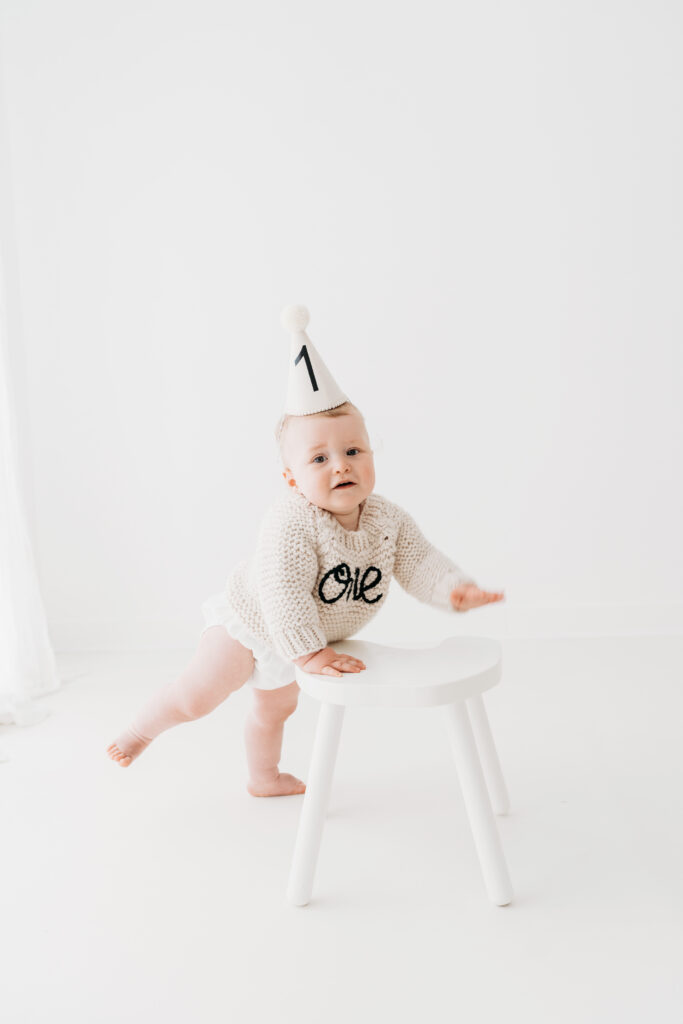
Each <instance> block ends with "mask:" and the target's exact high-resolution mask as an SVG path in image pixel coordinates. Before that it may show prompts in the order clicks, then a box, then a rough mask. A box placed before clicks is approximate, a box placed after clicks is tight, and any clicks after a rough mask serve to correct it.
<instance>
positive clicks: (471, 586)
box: [451, 583, 504, 612]
mask: <svg viewBox="0 0 683 1024" xmlns="http://www.w3.org/2000/svg"><path fill="white" fill-rule="evenodd" d="M503 600H504V597H503V591H502V590H497V591H488V590H480V589H479V587H478V586H477V585H476V583H462V584H461V585H460V586H459V587H456V588H455V590H451V604H452V606H453V607H454V608H455V610H456V612H467V611H469V610H470V608H479V607H480V606H481V605H482V604H491V603H492V602H493V601H503Z"/></svg>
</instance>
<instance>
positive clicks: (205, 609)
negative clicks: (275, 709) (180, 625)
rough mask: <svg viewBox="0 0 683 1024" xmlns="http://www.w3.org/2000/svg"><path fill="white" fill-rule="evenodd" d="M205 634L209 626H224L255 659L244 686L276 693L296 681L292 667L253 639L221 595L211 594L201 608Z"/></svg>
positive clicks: (257, 640) (274, 652) (260, 641)
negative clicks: (247, 685) (246, 684)
mask: <svg viewBox="0 0 683 1024" xmlns="http://www.w3.org/2000/svg"><path fill="white" fill-rule="evenodd" d="M202 614H203V615H204V629H203V630H202V633H204V632H205V631H206V630H207V629H208V628H209V627H210V626H225V628H226V629H227V631H228V633H229V634H230V636H232V637H234V639H235V640H239V642H240V643H241V644H242V645H243V646H244V647H247V648H248V649H249V650H250V651H251V652H252V654H253V655H254V670H253V672H252V674H251V675H250V676H249V678H248V679H247V683H248V684H249V685H250V686H253V687H254V688H255V689H257V690H277V689H279V688H280V687H281V686H289V684H290V683H293V682H295V681H296V675H295V667H294V663H293V662H291V661H286V660H285V658H282V657H281V656H280V655H279V654H278V653H277V651H275V650H274V649H273V648H272V647H268V646H267V644H264V643H263V641H262V640H259V639H258V638H257V637H255V636H253V635H252V634H251V633H250V632H249V631H248V630H247V629H246V628H245V626H244V624H243V623H242V622H240V620H239V619H238V618H237V616H236V615H235V613H234V611H233V609H232V607H231V606H230V604H228V602H227V600H226V598H225V596H224V595H223V594H214V595H213V597H210V598H208V600H206V601H205V602H204V604H203V605H202Z"/></svg>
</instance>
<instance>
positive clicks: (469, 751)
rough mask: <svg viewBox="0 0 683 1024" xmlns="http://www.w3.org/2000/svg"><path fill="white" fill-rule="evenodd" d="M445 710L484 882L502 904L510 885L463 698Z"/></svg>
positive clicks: (508, 897)
mask: <svg viewBox="0 0 683 1024" xmlns="http://www.w3.org/2000/svg"><path fill="white" fill-rule="evenodd" d="M444 712H445V718H446V727H447V730H448V735H449V738H450V741H451V747H452V749H453V756H454V758H455V764H456V769H457V772H458V778H459V780H460V787H461V789H462V795H463V798H464V801H465V807H466V808H467V814H468V817H469V819H470V827H471V829H472V835H473V836H474V845H475V847H476V849H477V853H478V855H479V864H480V865H481V870H482V874H483V876H484V883H485V885H486V889H487V891H488V894H489V898H490V900H491V902H492V903H496V904H497V905H498V906H499V907H504V906H505V905H506V904H507V903H510V901H511V900H512V885H511V884H510V876H509V875H508V869H507V865H506V863H505V857H504V856H503V848H502V846H501V843H500V837H499V835H498V830H497V828H496V819H495V818H494V817H493V811H492V810H491V801H490V800H489V794H488V790H487V788H486V783H485V781H484V775H483V772H482V770H481V764H480V762H479V756H478V754H477V747H476V744H475V742H474V735H473V733H472V726H471V725H470V719H469V715H468V714H467V708H466V706H465V702H464V701H461V700H460V701H456V702H455V704H447V705H445V707H444Z"/></svg>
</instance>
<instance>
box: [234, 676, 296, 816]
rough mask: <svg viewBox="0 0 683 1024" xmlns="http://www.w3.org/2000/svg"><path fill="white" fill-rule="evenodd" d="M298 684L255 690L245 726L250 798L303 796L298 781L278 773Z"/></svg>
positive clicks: (283, 773)
mask: <svg viewBox="0 0 683 1024" xmlns="http://www.w3.org/2000/svg"><path fill="white" fill-rule="evenodd" d="M298 699H299V685H298V683H296V682H294V683H290V684H289V686H279V687H278V688H277V689H276V690H257V689H254V703H253V705H252V707H251V710H250V711H249V713H248V715H247V718H246V721H245V724H244V741H245V746H246V748H247V764H248V766H249V782H248V783H247V790H248V792H249V793H251V795H252V796H289V795H290V794H292V793H305V792H306V786H305V785H304V783H303V782H302V781H301V779H297V778H295V777H294V776H293V775H288V774H287V773H285V772H280V771H279V770H278V763H279V761H280V754H281V753H282V734H283V731H284V727H285V721H286V719H287V718H289V716H290V715H291V714H292V712H293V711H294V709H295V708H296V705H297V701H298Z"/></svg>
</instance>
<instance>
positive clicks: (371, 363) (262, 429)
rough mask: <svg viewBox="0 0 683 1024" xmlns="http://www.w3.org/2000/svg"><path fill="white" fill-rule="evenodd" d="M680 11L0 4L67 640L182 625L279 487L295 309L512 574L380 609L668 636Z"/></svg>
mask: <svg viewBox="0 0 683 1024" xmlns="http://www.w3.org/2000/svg"><path fill="white" fill-rule="evenodd" d="M682 28H683V15H682V13H681V8H680V5H678V4H676V3H673V2H671V3H663V2H656V0H655V2H648V3H645V2H640V3H638V2H635V0H629V2H623V3H616V2H610V3H607V2H595V0H592V2H578V3H575V4H572V5H569V4H566V5H560V4H547V3H545V2H543V0H536V2H513V3H493V2H490V0H482V2H480V3H477V4H472V3H468V4H465V3H462V4H457V5H454V4H452V3H448V2H445V0H444V2H440V3H434V2H425V3H421V4H419V5H415V4H411V5H408V4H405V5H402V4H394V3H388V2H387V3H384V2H383V3H377V2H375V3H373V2H369V3H368V2H364V3H346V4H344V5H341V6H340V5H332V4H320V3H316V2H306V3H301V2H289V3H287V4H282V3H278V2H273V0H270V2H265V3H256V4H249V3H225V2H222V0H221V2H208V0H195V2H193V3H190V2H189V0H184V2H173V3H169V2H168V0H164V2H162V0H147V2H141V0H136V2H129V0H125V2H121V0H117V2H116V3H114V2H110V3H96V4H93V3H90V2H85V0H81V2H76V0H64V2H62V3H60V4H54V3H50V2H48V0H33V2H32V0H5V2H4V5H3V7H2V8H1V16H0V29H1V31H2V62H3V69H4V77H5V85H6V110H7V134H8V145H9V151H10V154H11V166H12V175H13V181H12V192H13V196H14V209H13V218H14V227H15V232H16V237H15V239H14V251H15V252H16V267H15V268H14V270H13V272H15V273H16V278H17V279H18V281H19V283H20V294H19V297H18V301H19V305H20V316H19V315H17V317H16V318H15V320H16V323H17V324H20V325H21V336H19V330H18V328H17V330H16V331H15V337H14V338H13V339H12V343H13V345H14V361H15V363H16V362H17V361H18V359H19V358H20V356H23V359H24V360H25V366H24V367H23V369H22V371H21V372H22V373H25V375H26V382H27V383H26V388H25V393H26V395H27V402H28V408H27V409H26V410H25V416H24V419H23V420H22V422H24V423H25V424H26V429H27V432H28V435H29V436H30V444H28V445H26V449H27V450H28V451H29V452H30V459H31V465H30V476H31V481H32V487H31V488H30V489H31V490H32V495H31V501H32V502H33V505H32V508H33V522H34V529H35V538H36V547H37V557H38V562H39V567H40V573H41V578H42V582H43V586H44V596H45V601H46V605H47V609H48V615H49V619H50V623H51V631H52V635H53V639H54V640H55V643H56V644H57V646H58V647H61V648H68V647H88V646H106V647H114V646H126V645H132V646H135V645H156V644H166V643H169V644H179V645H182V646H185V645H191V644H193V643H194V640H195V638H196V634H197V631H198V630H199V628H200V626H201V619H200V605H201V602H202V600H203V599H204V598H205V597H206V596H208V595H209V594H210V593H213V592H215V591H217V590H219V589H220V588H221V586H222V584H223V581H224V579H225V577H226V575H227V573H228V571H229V569H230V568H231V566H232V565H233V564H234V563H235V561H236V560H237V559H239V558H242V557H245V556H246V555H247V554H248V553H249V552H250V551H251V549H252V545H253V541H254V539H255V536H256V530H257V525H258V520H259V517H260V515H261V514H262V512H263V511H264V509H265V508H266V506H267V505H268V503H269V502H270V501H271V500H272V498H273V497H274V495H275V494H276V493H277V492H278V491H279V489H280V488H281V487H283V486H284V484H283V483H282V482H281V479H280V477H279V467H278V463H277V458H276V454H275V447H274V441H273V439H272V432H273V427H274V424H275V422H276V420H277V418H278V415H279V414H280V411H281V404H282V401H283V399H284V388H285V364H286V359H287V351H288V348H287V345H288V342H287V338H286V336H285V334H284V332H282V330H281V328H280V326H279V313H280V309H281V307H282V306H283V305H285V304H287V303H290V302H302V303H304V304H306V305H308V306H309V308H310V311H311V325H310V329H309V333H310V336H311V338H312V339H313V341H314V342H315V344H316V345H317V346H318V347H319V349H320V351H321V353H322V354H323V358H325V359H326V361H327V363H328V365H329V366H330V368H331V370H332V372H333V373H334V374H335V375H336V377H337V379H338V380H339V382H340V384H341V386H342V387H343V388H345V389H346V390H347V392H348V393H349V394H350V395H351V397H352V398H353V400H354V401H355V402H356V403H357V404H358V405H359V406H360V407H361V408H362V409H363V410H364V411H365V412H366V414H367V419H368V423H369V426H370V428H371V430H372V432H373V437H374V440H375V442H377V443H376V448H377V449H378V451H377V490H378V492H379V493H381V494H385V495H387V496H388V497H390V498H392V499H393V500H395V501H398V502H399V503H401V504H403V505H404V506H405V507H407V508H408V509H409V510H410V511H411V512H412V513H413V515H414V516H415V517H416V518H417V520H418V522H419V523H420V524H421V526H422V528H423V530H424V531H425V533H426V534H427V536H429V537H430V539H432V540H433V541H434V542H435V543H437V544H438V545H439V546H441V547H442V548H443V549H444V550H445V551H447V552H448V553H449V554H450V555H451V557H453V558H454V559H455V560H456V561H458V562H459V563H460V564H461V565H462V566H463V567H465V568H466V569H467V570H468V571H469V572H471V573H472V574H473V575H474V576H475V577H476V578H477V580H478V581H479V582H480V583H481V584H482V585H483V586H489V587H491V588H495V589H498V588H501V589H504V590H505V591H506V594H507V601H506V603H505V605H501V606H499V607H496V608H486V609H481V610H478V611H475V612H470V613H468V615H466V616H454V617H453V618H450V617H448V616H447V615H445V614H444V613H439V612H437V611H434V610H432V609H429V608H423V607H422V606H419V605H417V603H416V602H414V601H412V600H411V599H409V598H405V600H404V595H403V594H402V593H400V592H399V593H397V594H395V595H392V601H391V602H390V605H389V606H388V607H387V609H386V610H385V612H384V618H383V619H382V621H381V622H380V620H379V619H378V623H377V627H376V629H375V631H374V634H371V633H367V634H366V635H376V636H380V635H382V636H385V635H386V636H389V635H393V634H392V631H394V632H395V631H396V629H398V628H403V624H404V622H405V621H407V617H408V615H409V614H410V613H414V616H415V625H414V626H412V627H410V628H411V629H414V630H415V632H419V631H420V630H423V631H424V633H425V635H426V634H428V633H430V631H431V632H433V633H435V634H438V635H443V634H444V633H446V632H450V631H452V629H453V628H454V625H455V626H456V628H457V629H461V630H467V631H469V632H484V633H486V632H490V633H495V634H503V635H505V634H506V633H520V632H521V633H532V634H533V633H535V632H539V633H543V632H546V633H547V632H551V633H552V632H595V631H597V632H600V631H607V632H622V631H638V632H640V631H645V632H647V631H653V632H657V631H664V632H666V631H669V632H676V631H678V632H680V631H683V583H682V580H683V543H682V541H681V523H682V522H683V515H682V513H683V488H682V485H681V466H682V465H683V414H682V412H681V408H682V406H681V384H682V383H683V373H682V369H683V368H682V362H683V357H682V350H681V337H682V334H681V329H682V328H683V308H682V303H681V280H682V272H683V253H682V248H681V247H682V238H683V232H682V229H683V217H682V213H683V211H682V199H681V189H680V181H681V180H683V159H682V150H683V145H682V143H683V70H682V65H681V60H680V56H681V39H682V32H681V29H682ZM17 353H19V354H20V356H18V355H17ZM396 589H397V591H398V587H396ZM456 620H457V621H456Z"/></svg>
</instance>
